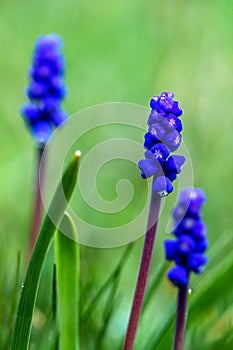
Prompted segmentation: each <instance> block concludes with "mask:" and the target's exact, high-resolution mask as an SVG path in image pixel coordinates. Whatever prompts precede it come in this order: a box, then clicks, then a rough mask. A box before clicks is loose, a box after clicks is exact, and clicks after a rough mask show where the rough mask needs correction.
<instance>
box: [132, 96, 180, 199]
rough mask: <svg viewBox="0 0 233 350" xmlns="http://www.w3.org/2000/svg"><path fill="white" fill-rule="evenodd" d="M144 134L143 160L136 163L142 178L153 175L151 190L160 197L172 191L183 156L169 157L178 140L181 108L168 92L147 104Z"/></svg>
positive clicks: (155, 97)
mask: <svg viewBox="0 0 233 350" xmlns="http://www.w3.org/2000/svg"><path fill="white" fill-rule="evenodd" d="M150 107H151V113H150V115H149V118H148V122H147V124H148V132H147V133H146V134H145V142H144V147H145V148H146V152H145V158H146V159H142V160H140V161H139V163H138V166H139V168H140V170H141V176H142V178H143V179H146V178H148V177H151V176H154V180H153V185H152V191H153V192H154V193H157V194H159V195H160V196H161V197H163V196H166V195H168V194H169V193H171V192H172V191H173V185H172V182H173V181H174V180H175V179H176V178H177V174H179V173H180V172H181V169H182V166H183V164H184V162H185V157H184V156H181V155H173V156H171V152H174V151H176V150H177V149H178V148H179V146H180V143H181V141H182V137H181V131H182V122H181V120H180V119H179V117H180V116H181V115H182V109H181V108H180V105H179V103H178V102H177V101H174V94H173V93H172V92H163V93H162V94H161V95H160V96H154V97H153V98H152V99H151V101H150Z"/></svg>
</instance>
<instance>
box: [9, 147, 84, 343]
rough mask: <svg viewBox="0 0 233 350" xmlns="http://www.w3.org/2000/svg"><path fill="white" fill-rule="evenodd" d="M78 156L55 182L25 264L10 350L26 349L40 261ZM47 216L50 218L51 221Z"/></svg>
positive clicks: (73, 180) (61, 212)
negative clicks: (31, 250) (49, 203)
mask: <svg viewBox="0 0 233 350" xmlns="http://www.w3.org/2000/svg"><path fill="white" fill-rule="evenodd" d="M79 158H80V152H76V153H75V156H74V158H73V159H72V160H71V162H70V164H69V166H68V167H67V169H66V171H65V173H64V175H63V177H62V180H61V182H60V183H59V185H58V188H57V190H56V192H55V194H54V197H53V200H52V203H51V205H50V207H49V209H48V212H47V213H46V215H45V218H44V221H43V223H42V226H41V229H40V232H39V235H38V239H37V241H36V245H35V248H34V251H33V254H32V257H31V260H30V263H29V266H28V270H27V274H26V279H25V283H24V286H23V288H22V291H21V297H20V301H19V306H18V312H17V317H16V323H15V329H14V334H13V343H12V350H26V349H28V346H29V338H30V332H31V325H32V317H33V311H34V308H35V303H36V297H37V293H38V287H39V282H40V277H41V271H42V267H43V263H44V260H45V257H46V254H47V251H48V249H49V247H50V244H51V242H52V239H53V236H54V234H55V232H56V229H57V227H56V226H57V225H59V223H60V221H61V219H62V217H63V215H64V212H65V209H66V207H67V204H68V202H69V200H70V198H71V195H72V193H73V190H74V187H75V184H76V179H77V174H78V164H79ZM64 195H65V196H64ZM50 217H52V218H53V221H52V220H51V219H50Z"/></svg>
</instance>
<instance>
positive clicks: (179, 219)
mask: <svg viewBox="0 0 233 350" xmlns="http://www.w3.org/2000/svg"><path fill="white" fill-rule="evenodd" d="M205 200H206V198H205V194H204V192H203V190H202V189H195V188H186V189H184V190H182V191H181V192H180V195H179V200H178V204H177V206H176V207H175V208H174V210H173V213H172V216H173V220H174V227H175V228H174V230H173V234H174V236H175V237H176V240H166V241H165V243H164V246H165V253H166V259H168V260H173V261H174V262H175V264H176V266H175V267H172V268H171V269H170V270H169V272H168V278H169V280H170V281H171V282H172V283H173V284H174V285H175V286H177V287H182V286H185V285H187V284H188V279H189V274H190V272H191V271H193V272H195V273H201V272H202V270H203V267H204V265H205V264H206V263H207V258H206V256H205V255H204V253H205V251H206V249H207V247H208V242H207V238H206V226H205V224H204V222H203V221H202V214H201V208H202V205H203V203H204V202H205Z"/></svg>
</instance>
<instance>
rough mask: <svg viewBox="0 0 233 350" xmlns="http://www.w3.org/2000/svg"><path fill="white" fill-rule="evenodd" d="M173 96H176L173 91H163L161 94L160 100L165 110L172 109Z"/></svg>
mask: <svg viewBox="0 0 233 350" xmlns="http://www.w3.org/2000/svg"><path fill="white" fill-rule="evenodd" d="M173 97H174V94H173V92H162V94H161V95H160V97H159V100H158V101H159V104H160V107H161V108H162V109H163V110H164V111H165V112H170V111H171V110H172V106H173Z"/></svg>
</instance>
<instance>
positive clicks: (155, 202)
mask: <svg viewBox="0 0 233 350" xmlns="http://www.w3.org/2000/svg"><path fill="white" fill-rule="evenodd" d="M160 204H161V197H160V196H159V195H157V194H154V193H153V192H152V194H151V203H150V210H149V216H148V224H147V232H146V236H145V241H144V247H143V252H142V258H141V265H140V269H139V273H138V279H137V284H136V289H135V293H134V299H133V304H132V308H131V314H130V319H129V324H128V329H127V333H126V337H125V342H124V345H123V350H131V349H132V348H133V345H134V341H135V337H136V332H137V327H138V323H139V319H140V315H141V310H142V304H143V300H144V295H145V292H146V286H147V281H148V277H149V272H150V266H151V261H152V256H153V250H154V243H155V238H156V232H157V226H158V218H159V213H160Z"/></svg>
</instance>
